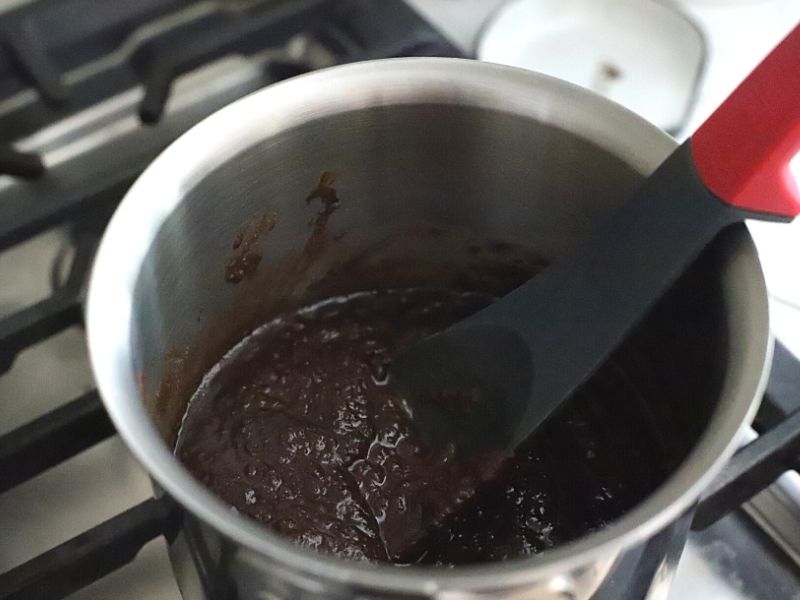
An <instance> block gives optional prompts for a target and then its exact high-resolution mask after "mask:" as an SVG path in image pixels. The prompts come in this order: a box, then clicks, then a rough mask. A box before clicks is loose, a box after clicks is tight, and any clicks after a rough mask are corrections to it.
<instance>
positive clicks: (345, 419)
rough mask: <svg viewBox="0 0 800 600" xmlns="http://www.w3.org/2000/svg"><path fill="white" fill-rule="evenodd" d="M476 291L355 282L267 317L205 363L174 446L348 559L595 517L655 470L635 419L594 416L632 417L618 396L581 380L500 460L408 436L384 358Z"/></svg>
mask: <svg viewBox="0 0 800 600" xmlns="http://www.w3.org/2000/svg"><path fill="white" fill-rule="evenodd" d="M489 302H490V298H489V297H487V296H481V295H477V294H467V293H460V292H452V291H444V290H422V289H417V290H398V291H388V292H364V293H359V294H355V295H352V296H348V297H341V298H333V299H330V300H327V301H325V302H322V303H320V304H317V305H315V306H312V307H309V308H305V309H302V310H299V311H296V312H294V313H291V314H286V315H283V316H281V317H278V318H276V319H275V320H273V321H271V322H269V323H267V324H266V325H264V326H262V327H261V328H260V329H258V330H256V331H255V332H254V333H253V334H251V335H250V336H249V337H247V338H246V339H244V340H243V341H242V342H240V343H239V344H238V345H237V346H236V347H235V348H234V349H233V350H231V351H230V352H229V353H228V355H226V356H225V357H224V358H223V360H222V361H221V362H220V363H219V364H218V365H217V366H215V367H214V368H213V369H212V370H211V371H210V372H209V373H208V375H207V376H206V378H205V380H204V382H203V383H202V385H201V386H200V388H199V389H198V390H197V392H196V393H195V395H194V397H193V398H192V399H191V401H190V403H189V408H188V410H187V414H186V416H185V419H184V422H183V425H182V427H181V431H180V434H179V436H178V442H177V445H176V450H175V452H176V454H177V456H178V458H179V459H180V460H181V461H182V462H183V463H184V464H185V465H186V466H187V467H188V468H189V470H190V471H191V472H192V473H193V474H194V475H195V476H196V477H197V478H198V479H200V480H201V481H202V482H203V483H204V484H205V485H207V486H208V487H209V488H211V489H212V490H213V491H214V492H215V493H216V494H218V495H219V496H220V497H222V498H223V499H224V500H225V501H227V502H228V503H230V504H231V505H232V506H233V507H234V508H235V509H236V510H238V511H240V512H242V513H244V514H246V515H248V516H250V517H252V518H254V519H256V520H258V521H260V522H261V523H263V524H264V525H265V526H267V527H269V528H271V529H272V530H274V531H276V532H278V533H280V534H281V535H283V536H285V537H287V538H289V539H291V540H293V541H295V542H296V543H298V544H301V545H303V546H306V547H310V548H314V549H317V550H320V551H323V552H328V553H332V554H335V555H338V556H342V557H346V558H350V559H354V560H367V561H379V562H394V563H408V562H415V563H426V564H427V563H430V564H444V565H452V564H462V563H474V562H480V561H486V560H500V559H505V558H510V557H516V556H525V555H529V554H532V553H536V552H540V551H542V550H545V549H547V548H549V547H551V546H553V545H555V544H558V543H562V542H564V541H568V540H571V539H574V538H576V537H578V536H580V535H581V534H583V533H586V531H587V530H591V529H593V528H597V527H600V526H602V525H603V524H604V523H606V522H607V521H608V520H610V519H613V518H616V517H617V516H619V515H620V514H621V513H622V512H624V511H625V510H627V509H628V508H630V507H631V506H632V505H633V504H635V503H636V502H638V501H639V500H640V499H641V498H642V497H643V496H645V495H646V494H648V493H649V492H651V491H652V490H653V489H654V488H655V486H656V485H657V483H658V482H659V481H661V480H663V476H664V470H663V469H662V468H660V467H659V464H660V463H659V461H658V460H654V457H652V456H648V455H647V450H646V449H647V448H651V447H652V446H653V444H652V442H651V441H650V443H648V440H647V436H648V432H647V427H645V426H641V427H639V428H638V429H637V428H633V429H632V430H628V429H630V428H628V429H626V432H625V433H622V434H620V433H619V432H617V433H614V434H609V433H608V432H607V431H603V430H602V428H598V427H596V426H595V421H599V422H601V423H602V422H603V421H604V419H602V414H603V411H611V410H616V411H621V414H622V415H628V416H630V417H631V418H633V419H636V418H637V417H636V415H635V410H636V409H635V407H633V406H631V405H630V403H625V402H622V401H620V400H615V399H614V398H613V397H610V398H609V399H608V401H604V403H603V405H602V406H599V405H598V402H597V397H596V394H593V393H591V392H585V393H579V394H577V395H576V396H575V397H574V398H573V399H572V401H570V402H569V403H567V404H566V405H565V406H564V407H563V410H561V411H560V412H559V413H558V414H557V415H555V416H554V417H553V418H551V419H550V420H549V421H548V423H547V424H546V425H545V426H544V427H542V428H541V429H540V431H539V432H537V434H536V435H535V436H534V437H533V438H532V439H531V440H529V441H528V443H526V444H525V445H524V446H523V447H521V448H520V449H519V450H518V452H517V454H516V456H515V457H514V458H512V459H510V460H507V461H505V462H503V463H501V462H500V460H499V459H498V457H496V456H489V455H487V456H482V457H460V456H459V455H458V454H457V453H456V452H454V450H453V448H452V447H450V446H444V447H443V448H437V449H427V448H423V447H421V445H420V444H419V443H418V440H417V438H416V436H415V432H414V427H413V422H412V420H411V418H410V416H409V414H408V413H407V411H406V409H405V405H404V401H403V398H402V395H400V394H399V393H398V392H397V391H396V390H395V389H393V388H392V386H391V385H390V382H389V381H388V374H387V369H386V365H387V364H388V363H389V361H390V360H391V357H392V356H393V355H394V354H395V353H396V352H398V351H399V350H400V349H402V348H404V347H405V346H407V345H408V344H410V343H411V342H413V341H414V340H416V339H419V338H420V337H423V336H425V335H428V334H430V333H433V332H435V331H438V330H441V329H443V328H445V327H447V326H448V325H450V324H451V323H454V322H456V321H458V320H460V319H462V318H464V317H466V316H467V315H469V314H471V313H473V312H475V311H477V310H479V309H480V308H482V307H483V306H485V305H486V304H488V303H489ZM615 404H616V405H615ZM632 411H633V412H632ZM618 414H619V412H618ZM634 438H641V439H639V440H638V442H640V443H637V439H634ZM639 464H647V465H648V466H647V467H646V468H637V466H636V465H639ZM498 466H500V469H501V470H500V471H499V473H495V470H496V469H497V468H498ZM488 473H492V474H494V475H495V476H494V477H493V478H492V479H491V481H490V482H489V483H486V484H484V485H482V486H480V487H479V488H478V492H477V493H476V494H473V493H472V492H473V491H474V490H475V489H476V484H477V483H478V482H480V481H483V480H485V479H486V478H487V476H488V475H487V474H488Z"/></svg>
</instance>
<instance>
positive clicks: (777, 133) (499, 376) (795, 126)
mask: <svg viewBox="0 0 800 600" xmlns="http://www.w3.org/2000/svg"><path fill="white" fill-rule="evenodd" d="M798 152H800V26H798V27H797V28H795V29H794V31H792V33H790V34H789V36H788V37H787V38H786V39H785V40H784V41H783V42H781V44H780V45H779V46H778V47H777V48H776V49H775V50H774V51H773V52H772V53H771V54H770V55H769V56H768V57H767V58H766V59H765V60H764V61H763V62H762V63H761V64H760V65H759V66H758V67H757V68H756V69H755V71H753V73H751V74H750V76H749V77H748V78H747V79H746V80H745V81H744V82H743V83H742V84H741V85H740V86H739V88H738V89H736V91H735V92H734V93H733V94H732V95H731V96H730V97H729V98H728V99H727V100H726V101H725V102H724V103H723V104H722V106H720V107H719V109H717V111H716V112H715V113H714V114H713V115H712V116H711V117H710V118H709V119H708V121H706V122H705V123H704V124H703V125H702V127H700V129H699V130H698V131H697V132H696V133H695V134H694V136H693V137H692V138H691V139H690V140H689V141H687V142H686V143H684V144H683V145H682V146H680V147H679V148H678V149H677V150H675V152H673V154H672V155H670V156H669V157H668V158H667V160H666V161H664V163H663V164H662V165H661V166H660V167H659V168H658V169H657V170H656V171H655V172H654V173H653V174H652V175H651V176H650V177H649V178H648V179H647V180H646V181H645V183H644V184H643V185H642V187H641V188H640V189H639V190H638V192H637V193H636V194H635V195H634V196H633V197H632V198H631V199H630V200H629V201H628V202H627V203H625V204H624V205H623V206H622V207H621V208H620V209H618V210H617V211H615V212H614V214H612V215H611V216H610V217H609V218H608V220H607V221H605V222H603V223H601V224H600V225H599V226H598V228H597V229H596V230H595V231H594V232H593V233H592V234H591V235H590V236H589V237H588V239H585V240H583V241H582V242H581V243H579V244H578V245H577V247H576V248H575V249H574V250H573V251H572V252H570V253H568V255H564V256H560V257H557V258H556V260H555V261H554V262H553V263H552V264H551V265H550V266H549V267H548V268H547V269H545V270H544V271H543V272H542V273H540V274H539V275H537V276H536V277H535V278H534V279H532V280H530V281H529V282H527V283H525V284H523V285H522V286H520V287H519V288H517V289H516V290H514V291H513V292H511V293H510V294H508V295H507V296H505V297H503V298H502V299H500V300H498V301H497V302H495V303H494V304H492V305H490V306H489V307H487V308H486V309H484V310H482V311H480V312H478V313H476V314H474V315H473V316H471V317H469V318H467V319H466V320H463V321H461V322H459V323H456V324H455V325H454V326H452V327H450V328H448V329H446V330H445V331H443V332H441V333H439V334H436V335H433V336H431V337H428V338H425V339H424V340H422V341H420V342H418V343H416V344H413V345H412V346H411V347H410V348H408V349H407V350H406V351H405V352H403V353H401V354H400V355H399V356H398V357H397V358H396V359H395V360H394V361H393V363H392V365H391V366H390V375H391V378H392V381H393V383H394V385H396V386H398V387H399V388H402V389H403V390H404V391H405V392H406V396H407V398H408V403H409V408H410V409H411V410H412V412H413V416H414V420H415V421H416V425H417V426H418V428H419V429H420V432H421V433H422V434H423V438H427V440H428V441H431V442H438V443H442V442H450V441H452V442H454V443H456V444H457V446H459V447H461V448H472V449H481V448H488V447H491V448H500V449H504V450H512V449H514V448H515V447H516V446H517V445H518V444H519V443H520V442H522V441H523V440H524V439H525V438H527V437H528V436H529V435H530V434H531V433H532V432H534V431H535V430H536V428H537V427H539V425H540V424H541V423H542V422H543V421H544V420H545V419H547V417H548V416H549V415H550V414H551V413H552V412H553V411H554V410H555V409H556V408H557V407H558V406H559V405H560V404H561V403H562V402H563V401H564V399H565V398H567V397H568V396H569V395H570V393H571V392H572V391H574V390H575V388H576V387H577V386H579V385H580V384H581V383H582V382H583V381H585V380H586V378H587V377H588V376H590V375H591V374H592V373H593V372H594V371H595V369H597V367H598V366H599V365H601V364H602V363H603V361H604V360H605V359H606V357H607V356H608V355H609V354H610V353H611V352H612V351H613V350H614V348H615V347H616V346H618V345H619V344H620V342H621V341H622V340H623V339H624V338H625V336H626V334H627V333H628V332H629V331H630V330H631V328H632V327H633V326H634V325H635V324H636V323H637V322H638V321H639V320H640V319H641V318H642V317H643V316H644V314H645V313H646V311H647V310H648V308H649V307H651V306H652V305H653V303H654V302H655V301H656V300H657V299H658V298H659V297H660V296H661V295H662V294H663V293H664V292H665V291H666V290H667V289H668V287H669V286H670V284H672V283H673V282H675V280H676V279H677V278H678V276H679V275H680V274H681V273H682V272H683V271H684V270H685V269H686V268H687V267H688V266H689V265H690V264H691V262H692V261H693V260H694V259H696V258H697V256H698V255H699V254H700V253H701V252H702V250H703V248H704V247H705V246H706V245H707V244H709V242H710V241H711V240H712V239H713V238H714V237H715V236H716V235H717V234H718V233H719V232H720V231H721V230H722V229H724V228H726V227H728V226H729V225H731V224H734V223H737V222H741V221H743V220H744V219H748V218H752V219H766V220H778V221H791V220H792V219H793V218H794V217H796V216H797V214H798V212H800V193H799V192H798V184H797V181H796V180H795V179H794V178H793V176H792V173H791V172H790V165H789V163H790V161H791V160H792V158H793V157H794V156H796V155H797V154H798Z"/></svg>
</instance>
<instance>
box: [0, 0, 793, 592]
mask: <svg viewBox="0 0 800 600" xmlns="http://www.w3.org/2000/svg"><path fill="white" fill-rule="evenodd" d="M409 1H410V3H411V4H413V5H415V6H416V7H417V8H418V9H419V10H420V11H421V12H422V13H424V14H425V15H426V16H427V17H428V18H429V19H431V20H432V21H433V22H434V23H436V24H437V25H439V27H440V28H441V29H442V30H443V31H444V32H445V33H446V34H448V35H449V36H450V37H451V38H452V39H453V40H454V41H455V42H456V43H457V44H459V45H460V46H461V47H463V48H465V49H467V50H470V49H471V48H472V46H473V43H474V39H475V36H476V35H477V32H478V30H479V28H480V26H481V25H482V23H483V22H484V20H485V18H486V17H487V16H488V15H489V13H490V12H491V11H492V10H493V9H494V8H496V7H497V6H499V5H500V4H502V2H501V1H499V0H409ZM597 1H598V2H600V1H603V0H597ZM642 1H643V2H645V1H651V0H642ZM680 4H682V5H684V7H685V10H686V11H687V12H689V13H690V14H691V15H692V16H693V17H694V18H695V19H696V20H697V22H698V23H699V24H700V25H701V26H702V27H703V29H704V30H705V31H706V33H707V36H708V38H709V44H710V49H709V50H710V60H709V65H708V72H707V74H706V77H705V80H704V83H703V89H702V92H701V96H700V101H699V103H698V106H697V111H696V114H695V118H694V119H693V124H692V125H691V126H690V129H693V128H694V127H695V126H696V125H698V124H699V123H700V122H702V119H703V118H704V117H705V116H707V115H708V114H709V113H710V112H711V111H712V110H713V109H714V107H715V106H717V104H719V102H720V101H721V100H722V99H723V98H724V97H725V96H726V95H727V94H728V93H729V92H730V91H731V90H732V89H733V88H734V87H735V85H736V84H737V83H738V81H739V80H741V78H742V77H744V75H745V74H746V73H747V72H748V71H749V70H750V69H751V68H752V67H753V66H755V64H756V63H757V62H758V60H760V58H762V57H763V56H764V55H765V54H766V53H767V52H768V51H769V49H770V48H771V47H772V46H773V45H774V44H775V43H776V42H777V41H778V40H779V39H780V38H781V37H782V36H783V35H785V34H786V33H787V32H788V31H789V29H790V28H791V27H792V26H793V25H794V24H795V23H797V22H798V21H800V0H761V1H757V0H753V1H749V0H694V1H691V2H690V1H689V0H683V1H682V2H680ZM752 231H753V234H754V236H755V237H756V242H757V244H758V247H759V251H760V253H761V256H762V259H763V261H764V268H765V271H766V274H767V279H768V285H769V288H770V291H771V294H772V296H773V301H772V309H773V313H772V319H773V328H774V330H775V331H776V334H777V335H778V337H779V338H780V339H781V340H782V341H783V342H784V343H785V344H786V345H787V346H789V347H790V348H791V349H793V350H794V352H795V353H797V354H798V355H800V277H797V275H796V273H797V267H796V264H797V262H798V259H800V222H798V223H797V224H796V225H793V226H785V225H765V224H762V223H758V224H755V225H754V226H753V227H752ZM55 243H57V236H56V238H55V240H54V239H50V240H49V241H48V240H47V239H45V240H44V241H43V242H41V243H40V242H34V243H31V244H26V245H25V247H24V248H21V249H20V250H19V251H18V252H17V251H12V252H7V253H4V254H3V255H0V273H3V274H5V273H6V272H8V273H11V274H12V275H9V276H5V275H4V279H3V280H4V282H5V284H6V285H4V286H3V287H2V288H0V310H2V307H3V305H4V303H8V304H9V305H10V304H12V303H13V302H14V300H15V298H14V293H15V291H14V290H15V289H18V288H21V287H24V285H25V284H26V282H25V281H23V280H25V278H30V276H29V275H27V273H30V272H34V271H35V268H34V265H32V261H35V260H37V259H36V257H37V256H40V257H41V261H42V265H39V266H40V267H41V269H40V271H42V272H46V264H48V263H46V262H45V261H49V259H50V253H49V252H38V250H37V247H38V246H37V244H39V246H41V245H42V244H44V246H48V245H49V246H48V247H51V246H52V245H53V244H55ZM22 257H24V259H23V258H22ZM23 260H24V261H25V262H24V264H25V265H26V269H25V272H24V273H22V272H21V271H20V270H19V269H16V270H15V269H14V265H15V263H16V264H18V263H19V262H20V261H23ZM14 274H16V275H14ZM16 284H19V285H16ZM37 285H39V286H40V287H42V288H43V289H44V287H46V282H37ZM82 344H83V342H82V336H81V335H80V333H79V332H78V331H75V330H71V331H67V332H65V333H64V334H62V335H60V336H57V337H56V338H55V339H54V340H52V342H51V343H49V344H48V345H47V348H45V349H41V348H37V349H34V350H31V351H26V352H25V353H23V354H22V355H21V356H20V358H19V359H18V361H17V365H16V367H15V371H16V373H18V374H19V375H14V372H13V371H12V374H10V375H6V376H4V377H3V378H0V396H3V397H5V398H7V399H13V398H14V396H15V395H20V396H21V397H23V396H24V398H25V401H24V402H14V403H3V405H0V411H2V412H0V433H4V432H6V431H9V430H11V429H13V428H14V427H16V426H18V425H21V424H22V423H23V422H25V421H27V420H28V419H30V418H31V417H35V416H37V415H39V414H41V413H43V412H45V411H46V410H49V409H51V408H53V407H54V405H55V403H57V402H58V400H61V399H63V398H64V397H74V396H75V395H77V394H78V393H80V392H82V391H84V390H86V389H89V388H90V387H91V385H92V383H91V377H90V375H89V374H88V373H87V372H86V370H85V366H84V365H83V356H84V349H83V348H82ZM56 369H57V370H58V372H59V373H62V372H63V370H64V369H67V370H68V371H69V372H70V373H71V376H70V377H67V378H66V379H65V378H63V377H62V376H60V375H59V376H58V377H54V378H50V377H48V373H50V372H51V371H55V370H56ZM20 373H21V374H20ZM31 374H36V376H34V377H31ZM11 404H13V405H14V406H10V405H11ZM150 493H151V489H150V485H149V481H148V480H147V477H146V476H145V475H144V473H143V472H142V471H141V469H140V468H139V467H138V465H137V464H136V463H135V462H134V461H133V459H132V458H131V457H130V455H129V454H128V452H127V451H126V450H125V448H124V446H123V445H122V443H121V442H120V441H119V439H117V438H113V439H110V440H108V441H106V442H104V443H102V444H99V445H98V446H96V447H94V448H91V449H90V450H87V451H86V452H84V453H82V454H80V455H79V456H76V457H75V458H73V459H71V460H70V461H68V462H67V463H65V464H63V465H61V466H59V467H57V468H54V469H51V470H50V471H48V472H46V473H44V474H42V475H40V476H39V477H36V478H35V479H33V480H31V481H29V482H27V483H25V484H24V485H22V486H19V487H17V488H15V489H14V490H12V491H11V492H8V493H6V494H2V495H0V571H4V570H6V569H8V568H10V567H12V566H14V565H16V564H19V563H20V562H22V561H24V560H27V559H29V558H31V557H33V556H35V555H36V554H38V553H40V552H42V551H44V550H46V549H48V548H49V547H52V546H53V545H54V544H57V543H59V542H61V541H64V540H66V539H68V538H70V537H72V536H74V535H76V534H78V533H80V532H81V531H83V530H85V529H87V528H89V527H91V526H93V525H95V524H97V523H98V522H100V521H102V520H105V519H108V518H110V517H112V516H114V515H115V514H117V513H119V512H120V511H122V510H124V509H125V508H127V507H130V506H132V505H134V504H137V503H138V502H140V501H141V500H143V499H145V498H147V497H149V496H150ZM697 552H698V550H696V549H694V548H692V547H691V546H690V547H689V548H688V549H687V551H686V552H685V554H684V558H683V560H682V562H681V567H680V569H679V575H678V579H677V581H676V584H675V588H674V589H673V592H672V593H671V594H670V599H671V600H692V599H694V598H698V599H699V598H703V599H704V600H707V599H711V598H713V599H714V600H741V599H743V598H748V597H747V596H746V595H743V594H742V593H741V591H739V590H737V585H736V584H735V581H734V580H735V578H733V580H723V579H720V577H719V576H718V575H715V573H714V572H712V571H711V570H709V569H708V566H707V564H706V563H702V562H701V561H698V560H697ZM112 598H113V599H115V600H129V599H130V600H134V599H136V600H142V599H147V600H180V594H179V592H178V589H177V586H176V584H175V581H174V578H173V576H172V572H171V570H170V566H169V562H168V560H167V557H166V551H165V544H164V541H163V540H162V539H158V540H155V541H153V542H151V543H150V544H148V545H147V546H146V547H145V549H144V550H143V551H142V552H141V553H140V554H139V556H138V557H137V558H136V560H134V561H133V562H132V563H131V564H130V565H128V566H126V567H124V568H123V569H120V570H119V571H117V572H116V573H114V574H112V575H110V576H109V577H106V578H105V579H103V580H101V581H99V582H97V583H95V584H94V585H92V586H90V587H88V588H85V589H83V590H81V591H80V592H78V593H76V594H74V595H73V596H72V599H73V600H106V599H112ZM748 600H778V599H777V598H753V597H750V598H748Z"/></svg>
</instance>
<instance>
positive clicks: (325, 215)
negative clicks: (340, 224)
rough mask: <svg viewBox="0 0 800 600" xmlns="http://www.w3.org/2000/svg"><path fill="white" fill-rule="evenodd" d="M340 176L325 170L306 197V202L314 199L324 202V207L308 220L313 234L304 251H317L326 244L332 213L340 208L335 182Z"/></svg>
mask: <svg viewBox="0 0 800 600" xmlns="http://www.w3.org/2000/svg"><path fill="white" fill-rule="evenodd" d="M338 177H339V175H338V173H334V172H333V171H325V172H323V173H322V175H320V177H319V182H318V183H317V185H316V187H314V189H313V190H311V193H310V194H309V195H308V197H306V204H310V203H311V202H312V201H314V200H320V201H321V202H322V208H321V209H320V210H319V212H318V213H317V214H316V215H315V216H314V218H313V219H311V220H310V221H309V222H308V225H309V227H311V235H310V236H309V237H308V241H306V245H305V247H304V248H303V253H304V254H306V253H312V254H313V253H316V252H318V251H319V250H321V249H322V247H323V246H324V245H325V238H326V229H327V227H328V221H329V220H330V218H331V215H332V214H333V213H334V212H336V209H337V208H339V204H340V202H341V201H340V200H339V197H338V196H337V195H336V189H335V188H334V187H333V184H334V183H336V179H337V178H338Z"/></svg>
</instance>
